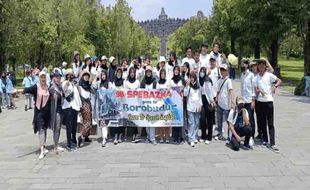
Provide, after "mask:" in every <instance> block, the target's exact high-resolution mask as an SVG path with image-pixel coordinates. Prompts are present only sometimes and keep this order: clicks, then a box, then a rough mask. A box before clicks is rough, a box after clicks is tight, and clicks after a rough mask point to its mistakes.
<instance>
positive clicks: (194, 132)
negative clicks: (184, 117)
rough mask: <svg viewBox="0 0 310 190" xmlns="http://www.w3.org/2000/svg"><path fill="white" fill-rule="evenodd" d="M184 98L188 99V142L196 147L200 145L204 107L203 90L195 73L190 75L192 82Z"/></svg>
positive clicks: (188, 84)
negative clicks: (199, 128)
mask: <svg viewBox="0 0 310 190" xmlns="http://www.w3.org/2000/svg"><path fill="white" fill-rule="evenodd" d="M184 96H186V97H187V102H186V104H187V113H188V123H189V131H188V142H189V143H190V145H191V146H192V147H195V144H197V143H198V139H197V137H198V127H199V116H200V112H201V107H202V101H201V90H200V88H199V84H198V81H197V75H196V73H195V72H191V73H190V81H189V82H188V83H187V84H186V87H185V89H184Z"/></svg>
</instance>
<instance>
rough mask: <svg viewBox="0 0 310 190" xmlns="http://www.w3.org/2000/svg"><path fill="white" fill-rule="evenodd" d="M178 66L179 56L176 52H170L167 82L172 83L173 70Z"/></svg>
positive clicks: (167, 65)
mask: <svg viewBox="0 0 310 190" xmlns="http://www.w3.org/2000/svg"><path fill="white" fill-rule="evenodd" d="M176 65H178V64H177V55H176V53H175V52H170V54H169V60H168V64H166V71H167V80H168V81H170V80H171V78H172V77H173V69H174V66H176Z"/></svg>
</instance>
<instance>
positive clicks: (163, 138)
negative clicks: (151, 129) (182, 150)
mask: <svg viewBox="0 0 310 190" xmlns="http://www.w3.org/2000/svg"><path fill="white" fill-rule="evenodd" d="M159 76H160V77H159V80H158V83H157V85H156V89H168V88H170V86H169V82H168V81H167V80H166V70H165V69H162V70H160V72H159ZM170 129H171V128H170V127H160V128H159V138H160V143H164V142H166V143H169V138H170Z"/></svg>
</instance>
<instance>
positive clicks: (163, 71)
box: [158, 69, 167, 84]
mask: <svg viewBox="0 0 310 190" xmlns="http://www.w3.org/2000/svg"><path fill="white" fill-rule="evenodd" d="M162 73H165V78H161V74H162ZM166 81H167V80H166V70H165V69H161V70H160V72H159V80H158V83H159V84H165V83H166Z"/></svg>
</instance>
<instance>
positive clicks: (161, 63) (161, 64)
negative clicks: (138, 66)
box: [153, 56, 166, 80]
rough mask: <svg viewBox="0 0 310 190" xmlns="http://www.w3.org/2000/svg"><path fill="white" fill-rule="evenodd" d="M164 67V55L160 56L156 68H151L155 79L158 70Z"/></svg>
mask: <svg viewBox="0 0 310 190" xmlns="http://www.w3.org/2000/svg"><path fill="white" fill-rule="evenodd" d="M165 68H166V58H165V57H164V56H160V58H159V61H158V64H157V66H156V68H154V69H153V73H154V77H155V80H159V77H160V74H159V73H160V71H161V70H162V69H165Z"/></svg>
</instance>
